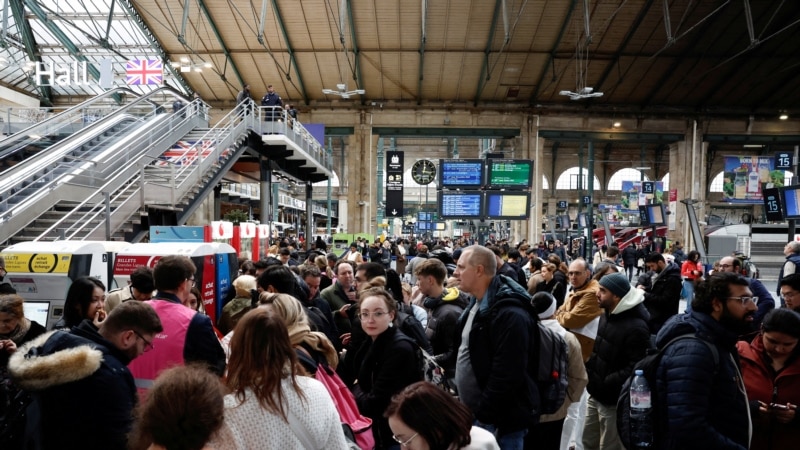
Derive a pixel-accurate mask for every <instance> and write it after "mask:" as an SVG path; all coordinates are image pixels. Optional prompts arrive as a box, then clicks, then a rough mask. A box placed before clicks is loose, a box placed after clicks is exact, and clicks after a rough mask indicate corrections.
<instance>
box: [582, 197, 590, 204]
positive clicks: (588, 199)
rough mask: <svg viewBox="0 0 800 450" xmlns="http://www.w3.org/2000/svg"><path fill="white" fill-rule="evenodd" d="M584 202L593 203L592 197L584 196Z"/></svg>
mask: <svg viewBox="0 0 800 450" xmlns="http://www.w3.org/2000/svg"><path fill="white" fill-rule="evenodd" d="M583 204H584V205H591V204H592V197H591V196H589V195H584V196H583Z"/></svg>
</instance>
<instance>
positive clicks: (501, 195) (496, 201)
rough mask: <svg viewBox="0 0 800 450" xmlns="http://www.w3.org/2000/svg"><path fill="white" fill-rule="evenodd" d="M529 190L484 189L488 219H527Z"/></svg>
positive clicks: (529, 200) (529, 198)
mask: <svg viewBox="0 0 800 450" xmlns="http://www.w3.org/2000/svg"><path fill="white" fill-rule="evenodd" d="M530 203H531V194H530V193H529V192H507V191H506V192H503V191H486V214H485V216H486V217H487V218H489V219H509V220H513V219H527V218H528V216H529V212H530Z"/></svg>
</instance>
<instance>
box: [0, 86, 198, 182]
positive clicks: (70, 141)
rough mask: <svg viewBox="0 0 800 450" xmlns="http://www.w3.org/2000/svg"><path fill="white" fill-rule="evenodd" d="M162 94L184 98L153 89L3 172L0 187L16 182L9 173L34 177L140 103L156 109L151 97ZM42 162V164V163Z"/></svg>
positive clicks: (164, 88)
mask: <svg viewBox="0 0 800 450" xmlns="http://www.w3.org/2000/svg"><path fill="white" fill-rule="evenodd" d="M164 93H169V94H172V95H173V96H175V97H179V98H182V99H183V98H184V97H183V96H182V95H181V94H180V92H178V91H176V90H175V89H173V88H171V87H169V86H164V87H161V88H158V89H155V90H153V91H152V92H150V93H148V94H147V95H145V96H142V97H139V98H137V99H136V100H134V101H132V102H131V103H129V104H127V105H125V106H123V107H121V108H119V109H118V110H116V111H114V112H113V113H112V114H109V115H108V116H106V117H104V118H103V119H102V120H98V121H97V122H95V123H93V124H91V125H90V126H88V127H86V128H85V129H83V130H81V131H80V132H78V133H74V134H73V135H72V136H70V137H68V138H66V139H64V140H63V141H61V142H58V143H56V144H54V145H53V146H51V147H49V148H48V151H47V152H40V154H38V155H35V156H32V157H31V158H28V159H26V160H25V161H23V162H22V163H21V164H17V165H15V166H12V167H10V168H9V169H7V170H5V171H3V172H2V173H0V185H7V183H4V181H8V180H9V179H15V180H17V181H18V177H13V175H11V173H12V172H14V171H19V170H23V171H24V173H29V174H31V175H34V174H35V173H37V172H38V171H39V170H40V169H42V168H43V167H42V166H43V165H44V166H48V165H49V164H50V161H53V158H54V157H55V158H56V159H58V158H60V156H61V153H62V152H67V151H68V150H69V148H71V147H72V146H74V145H75V142H74V141H75V140H77V141H78V142H81V143H83V142H85V141H86V139H85V138H84V136H91V137H94V136H96V135H97V134H99V133H96V132H95V131H96V130H98V129H101V130H103V131H105V130H106V129H107V127H106V124H108V123H113V122H114V121H115V120H117V119H116V118H117V117H122V116H124V115H125V114H126V113H127V111H128V110H129V109H132V108H135V107H137V106H139V105H140V104H142V103H148V102H149V103H151V104H153V106H155V107H156V108H158V107H159V106H161V105H160V104H159V103H157V102H155V101H153V100H151V97H154V96H156V95H162V94H164ZM145 117H146V116H145ZM42 160H44V162H42ZM4 189H6V188H3V186H0V192H2V191H3V190H4Z"/></svg>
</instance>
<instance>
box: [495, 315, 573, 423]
mask: <svg viewBox="0 0 800 450" xmlns="http://www.w3.org/2000/svg"><path fill="white" fill-rule="evenodd" d="M520 307H522V306H520ZM522 309H524V310H525V311H526V312H527V313H528V315H529V316H530V317H531V318H532V319H533V320H534V322H535V323H536V336H534V337H533V338H534V339H533V341H532V345H531V346H530V347H529V348H528V372H529V374H530V376H531V378H532V379H533V380H534V382H535V383H536V388H537V391H538V393H539V407H538V408H537V410H536V411H537V416H538V415H541V414H554V413H555V412H556V411H558V410H559V408H561V405H563V404H564V400H566V398H567V386H568V385H569V379H568V378H567V367H568V366H569V358H568V356H567V341H566V340H564V338H563V337H561V335H559V334H558V333H556V332H554V331H553V330H551V329H549V328H547V327H546V326H545V325H543V324H542V322H541V321H540V320H539V315H538V314H537V313H536V310H535V309H534V308H533V306H531V305H530V304H525V306H524V307H522ZM495 311H496V310H495Z"/></svg>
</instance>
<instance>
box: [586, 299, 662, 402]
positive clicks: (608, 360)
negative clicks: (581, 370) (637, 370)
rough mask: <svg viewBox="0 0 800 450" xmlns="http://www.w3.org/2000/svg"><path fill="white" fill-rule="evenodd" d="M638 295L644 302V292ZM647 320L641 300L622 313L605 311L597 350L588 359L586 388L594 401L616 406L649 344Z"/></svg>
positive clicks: (601, 320) (648, 317) (600, 326)
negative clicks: (587, 383) (624, 386)
mask: <svg viewBox="0 0 800 450" xmlns="http://www.w3.org/2000/svg"><path fill="white" fill-rule="evenodd" d="M631 292H636V291H631ZM638 296H639V300H638V301H639V302H641V291H639V294H638ZM626 297H627V296H626ZM623 301H624V299H623ZM620 305H622V301H621V302H620ZM618 307H619V305H618ZM648 319H650V314H649V313H648V312H647V309H646V308H645V307H644V305H643V304H642V303H638V304H636V306H633V307H632V308H631V309H627V310H625V311H622V312H620V313H616V314H615V313H611V314H609V313H608V312H606V313H605V314H603V315H602V316H600V325H599V327H598V329H597V337H596V338H595V341H594V350H593V351H592V356H590V357H589V360H588V361H586V373H587V374H588V375H589V385H588V386H587V389H588V390H589V394H591V395H592V397H593V398H594V399H595V400H597V401H599V402H600V403H602V404H604V405H606V406H616V404H617V399H618V398H619V394H620V392H621V391H622V385H623V384H624V383H625V380H626V379H627V378H628V376H630V374H631V373H632V372H633V366H634V365H635V364H636V363H637V362H639V360H641V359H642V358H644V356H645V354H646V353H647V349H648V348H649V347H650V329H649V327H648V326H647V321H648Z"/></svg>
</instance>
